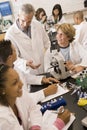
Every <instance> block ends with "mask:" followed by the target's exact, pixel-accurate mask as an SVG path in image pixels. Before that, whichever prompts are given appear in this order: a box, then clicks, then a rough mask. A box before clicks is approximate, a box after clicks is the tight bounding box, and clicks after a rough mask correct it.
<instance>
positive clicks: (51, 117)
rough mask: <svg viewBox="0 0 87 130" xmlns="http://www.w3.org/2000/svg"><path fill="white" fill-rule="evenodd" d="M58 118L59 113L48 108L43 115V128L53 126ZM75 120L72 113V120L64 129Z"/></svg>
mask: <svg viewBox="0 0 87 130" xmlns="http://www.w3.org/2000/svg"><path fill="white" fill-rule="evenodd" d="M56 118H57V114H55V113H53V112H52V111H49V110H47V111H46V112H45V114H44V116H43V124H45V125H43V128H46V129H47V128H50V127H52V124H53V123H54V121H55V120H56ZM74 120H75V116H74V115H73V114H72V113H71V117H70V121H69V122H68V123H67V124H66V125H65V127H64V128H63V129H62V130H67V129H68V128H69V127H70V125H71V124H72V123H73V121H74ZM51 130H52V129H51Z"/></svg>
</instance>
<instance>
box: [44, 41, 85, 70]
mask: <svg viewBox="0 0 87 130" xmlns="http://www.w3.org/2000/svg"><path fill="white" fill-rule="evenodd" d="M55 56H56V57H57V56H58V58H60V59H63V60H64V61H65V59H64V56H63V55H62V53H61V52H54V53H51V52H50V48H49V49H48V50H47V51H46V53H45V58H44V67H45V68H44V70H45V71H46V72H47V71H51V68H50V67H52V66H51V65H50V63H51V61H52V57H55ZM70 60H71V61H72V62H73V64H75V65H76V66H77V65H81V66H85V67H87V51H86V50H85V49H84V48H83V46H82V45H81V44H79V43H76V41H73V42H72V43H70Z"/></svg>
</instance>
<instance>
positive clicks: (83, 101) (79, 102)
mask: <svg viewBox="0 0 87 130" xmlns="http://www.w3.org/2000/svg"><path fill="white" fill-rule="evenodd" d="M77 104H78V105H79V106H85V105H86V104H87V99H86V98H80V99H79V100H78V103H77Z"/></svg>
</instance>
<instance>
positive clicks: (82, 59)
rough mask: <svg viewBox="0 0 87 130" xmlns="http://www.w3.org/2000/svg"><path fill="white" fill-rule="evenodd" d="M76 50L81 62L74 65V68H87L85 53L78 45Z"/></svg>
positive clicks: (86, 53)
mask: <svg viewBox="0 0 87 130" xmlns="http://www.w3.org/2000/svg"><path fill="white" fill-rule="evenodd" d="M78 49H79V56H80V57H79V58H80V61H81V62H80V63H78V64H76V66H78V65H80V66H84V67H87V51H86V50H85V48H84V47H83V45H81V44H80V43H79V46H78Z"/></svg>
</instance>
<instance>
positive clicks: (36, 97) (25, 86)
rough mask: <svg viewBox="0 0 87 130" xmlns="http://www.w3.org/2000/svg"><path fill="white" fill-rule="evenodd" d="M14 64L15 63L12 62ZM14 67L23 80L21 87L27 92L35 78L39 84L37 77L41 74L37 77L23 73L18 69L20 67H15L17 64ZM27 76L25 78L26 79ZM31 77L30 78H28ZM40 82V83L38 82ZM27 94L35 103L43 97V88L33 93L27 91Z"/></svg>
mask: <svg viewBox="0 0 87 130" xmlns="http://www.w3.org/2000/svg"><path fill="white" fill-rule="evenodd" d="M14 65H15V64H14ZM14 69H15V70H16V71H17V72H18V74H19V77H20V79H21V81H22V82H23V89H24V90H26V91H27V92H28V93H29V92H30V84H31V83H32V84H34V83H33V82H34V80H35V79H37V80H36V83H37V84H39V82H38V81H39V78H40V79H41V78H42V76H41V77H40V76H39V77H37V76H34V75H31V74H30V73H28V74H26V75H25V74H24V73H23V72H21V71H20V69H18V68H17V66H14ZM26 77H27V79H26ZM30 77H31V78H32V80H31V79H30V80H29V78H30ZM40 84H41V83H40ZM29 95H30V96H31V97H32V98H33V97H34V98H33V100H34V102H35V103H36V104H37V103H38V102H40V101H42V100H43V99H44V98H45V95H44V92H43V90H40V91H37V92H33V93H29Z"/></svg>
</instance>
